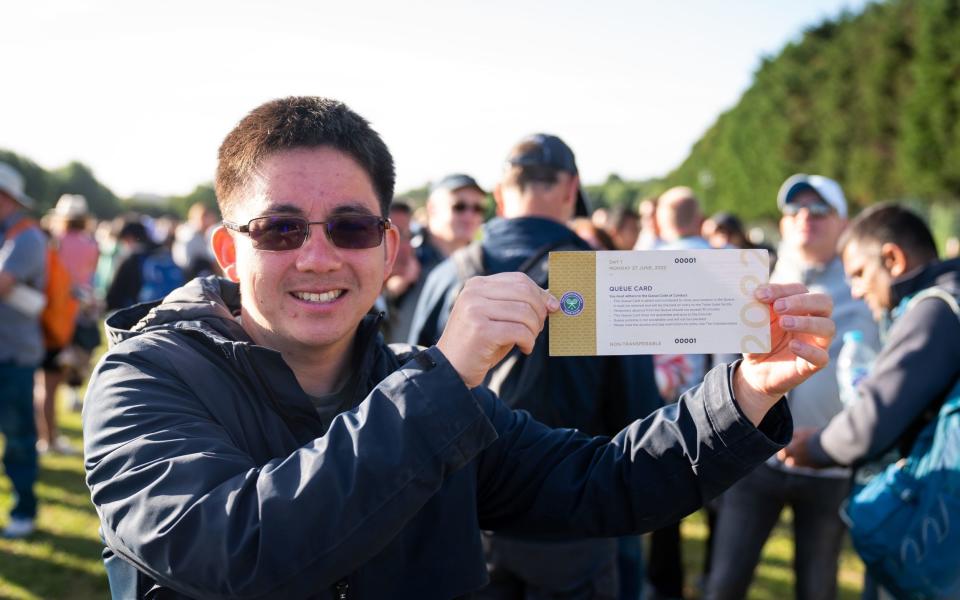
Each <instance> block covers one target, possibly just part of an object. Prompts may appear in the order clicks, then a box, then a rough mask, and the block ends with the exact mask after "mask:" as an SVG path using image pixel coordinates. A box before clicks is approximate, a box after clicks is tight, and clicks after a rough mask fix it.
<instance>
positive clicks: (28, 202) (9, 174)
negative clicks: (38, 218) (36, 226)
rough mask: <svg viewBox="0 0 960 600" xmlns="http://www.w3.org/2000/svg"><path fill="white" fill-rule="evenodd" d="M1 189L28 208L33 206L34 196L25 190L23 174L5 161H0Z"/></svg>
mask: <svg viewBox="0 0 960 600" xmlns="http://www.w3.org/2000/svg"><path fill="white" fill-rule="evenodd" d="M0 191H3V192H5V193H7V194H8V195H9V196H10V197H11V198H13V199H14V200H16V201H17V202H19V203H20V204H22V205H23V206H24V207H26V208H33V198H31V197H30V196H28V195H26V194H25V193H24V191H23V175H21V174H20V171H17V170H16V169H14V168H13V167H11V166H10V165H8V164H7V163H5V162H0Z"/></svg>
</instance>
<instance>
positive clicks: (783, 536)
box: [681, 509, 863, 600]
mask: <svg viewBox="0 0 960 600" xmlns="http://www.w3.org/2000/svg"><path fill="white" fill-rule="evenodd" d="M792 521H793V516H792V513H791V511H790V510H789V509H787V510H784V511H783V514H782V515H781V517H780V522H779V523H778V524H777V526H776V527H775V528H774V530H773V533H772V534H771V536H770V539H769V540H767V543H766V545H764V547H763V552H762V554H761V557H760V564H759V565H757V570H756V572H755V573H754V579H753V584H752V585H751V587H750V591H749V593H748V594H749V595H748V599H749V600H787V599H788V598H793V597H794V584H795V580H794V574H793V533H792V528H793V524H792ZM681 530H682V532H683V563H684V574H685V577H686V581H685V586H684V591H685V597H686V598H688V599H695V598H699V597H700V592H699V590H698V589H697V587H696V582H697V579H698V578H699V577H700V575H701V569H702V568H703V552H704V545H705V544H706V539H707V522H706V517H705V516H704V514H703V512H702V511H701V512H697V513H695V514H693V515H690V517H688V518H687V519H686V520H684V521H683V524H682V526H681ZM837 581H838V586H839V592H840V593H839V598H840V599H841V600H857V599H858V598H859V597H860V592H861V589H862V587H863V563H862V562H861V561H860V559H859V558H858V557H857V555H856V553H855V552H854V550H853V548H852V547H851V546H850V543H849V540H848V541H847V542H846V543H845V544H844V548H843V551H842V552H841V554H840V571H839V574H838V576H837Z"/></svg>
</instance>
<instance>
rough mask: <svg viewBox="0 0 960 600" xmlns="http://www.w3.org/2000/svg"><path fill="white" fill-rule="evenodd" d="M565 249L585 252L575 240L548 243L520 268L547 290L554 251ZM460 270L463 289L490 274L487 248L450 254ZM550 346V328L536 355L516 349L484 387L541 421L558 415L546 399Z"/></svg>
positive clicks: (491, 373)
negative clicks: (484, 251) (549, 267)
mask: <svg viewBox="0 0 960 600" xmlns="http://www.w3.org/2000/svg"><path fill="white" fill-rule="evenodd" d="M562 250H578V251H579V250H583V247H582V246H581V245H577V244H576V243H575V242H574V241H573V240H571V239H569V238H568V239H564V240H560V241H557V242H551V243H549V244H545V245H543V246H541V247H539V248H537V249H536V250H534V251H533V253H532V254H531V255H530V256H529V257H528V258H527V259H526V260H525V261H523V263H521V264H520V266H519V267H517V269H516V270H517V271H519V272H521V273H525V274H526V275H527V276H528V277H530V279H532V280H533V281H534V282H535V283H536V284H537V285H539V286H540V287H541V288H543V289H547V269H548V262H549V255H550V252H554V251H562ZM450 258H451V259H452V260H453V262H454V264H455V265H456V267H457V276H458V277H459V279H460V289H462V288H463V285H464V284H465V283H466V282H467V280H468V279H470V278H471V277H473V276H475V275H486V274H487V270H486V267H485V266H484V262H483V247H482V246H481V243H480V242H479V241H475V242H472V243H471V244H469V245H467V246H466V247H464V248H461V249H459V250H457V251H456V252H454V253H453V254H452V255H450ZM549 347H550V344H549V343H548V340H547V327H546V326H544V328H543V330H542V331H541V332H540V334H539V335H538V336H537V339H536V343H535V344H534V347H533V352H531V353H530V354H529V355H527V354H524V353H523V352H521V351H520V349H519V348H514V349H513V350H511V351H510V352H509V353H507V355H506V356H505V357H504V358H503V360H501V361H500V362H499V363H497V365H496V366H495V367H493V368H492V369H490V371H489V372H488V373H487V377H486V379H484V382H483V385H484V386H485V387H487V388H489V389H491V390H492V391H493V392H494V393H496V394H497V396H499V397H500V399H501V400H503V402H504V403H505V404H506V405H507V406H509V407H511V408H521V409H525V410H529V411H530V412H531V413H533V415H534V416H536V417H537V418H539V419H544V418H545V417H546V415H548V414H552V412H554V411H553V410H551V408H550V402H549V401H548V399H547V398H546V392H547V385H546V382H545V375H546V370H547V360H548V358H549Z"/></svg>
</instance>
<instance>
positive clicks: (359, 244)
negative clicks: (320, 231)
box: [326, 215, 384, 250]
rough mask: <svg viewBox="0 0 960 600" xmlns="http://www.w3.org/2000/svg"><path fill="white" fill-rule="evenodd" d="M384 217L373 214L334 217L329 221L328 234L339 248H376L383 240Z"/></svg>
mask: <svg viewBox="0 0 960 600" xmlns="http://www.w3.org/2000/svg"><path fill="white" fill-rule="evenodd" d="M383 225H384V223H383V219H381V218H380V217H375V216H373V215H349V216H346V215H345V216H340V217H334V218H332V219H330V220H329V221H328V222H327V225H326V227H327V235H329V236H330V241H331V242H333V245H334V246H336V247H338V248H346V249H350V250H360V249H363V248H375V247H377V246H379V245H380V242H382V241H383Z"/></svg>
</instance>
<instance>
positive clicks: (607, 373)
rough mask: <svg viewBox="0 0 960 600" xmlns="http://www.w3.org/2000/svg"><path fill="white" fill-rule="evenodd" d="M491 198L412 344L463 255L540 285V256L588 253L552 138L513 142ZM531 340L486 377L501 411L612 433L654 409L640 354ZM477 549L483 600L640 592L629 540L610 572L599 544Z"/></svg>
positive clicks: (439, 283)
mask: <svg viewBox="0 0 960 600" xmlns="http://www.w3.org/2000/svg"><path fill="white" fill-rule="evenodd" d="M493 195H494V198H495V200H496V205H497V214H498V217H497V218H495V219H493V220H491V221H490V222H489V223H487V224H486V225H484V227H483V240H482V242H474V243H473V244H472V245H471V246H467V247H466V248H463V249H460V250H457V251H456V252H455V253H454V254H453V255H452V257H451V258H449V259H447V260H446V261H445V262H443V263H440V265H438V266H437V267H436V269H434V271H433V272H431V273H430V276H429V277H427V280H426V283H425V284H424V291H423V294H422V296H421V299H420V302H419V303H418V305H417V310H416V312H415V313H414V318H413V328H412V329H411V338H410V341H411V342H412V343H416V344H420V345H423V346H429V345H431V344H434V343H436V342H437V341H438V340H439V339H440V334H441V333H442V332H443V326H444V324H445V323H446V322H447V319H448V318H449V316H450V313H451V310H452V308H453V305H454V302H455V301H456V299H457V296H458V293H459V290H460V288H461V287H462V285H463V283H464V279H465V278H466V277H467V276H468V275H473V274H474V273H472V272H470V273H467V272H466V271H465V270H464V267H463V266H462V265H463V263H464V261H465V260H467V258H466V257H467V256H469V255H470V253H475V255H479V257H480V261H479V263H480V264H479V265H478V267H479V268H480V269H481V272H480V273H479V274H480V275H484V274H493V273H504V272H511V271H518V270H524V271H526V272H527V273H530V274H532V276H533V277H534V278H538V277H539V278H540V284H541V285H544V286H545V285H546V283H547V282H546V277H545V275H546V273H545V271H546V269H545V267H546V264H547V259H548V252H549V251H550V250H574V251H575V250H590V246H588V245H587V243H586V242H584V241H583V240H582V239H580V237H578V236H577V234H576V233H575V232H574V231H573V230H571V229H570V228H569V227H567V222H568V221H570V220H571V219H572V218H573V217H574V216H585V215H586V214H587V205H586V199H585V197H584V195H583V191H582V190H581V188H580V177H579V174H578V169H577V163H576V160H575V157H574V154H573V151H572V150H571V149H570V147H569V146H567V144H566V143H564V141H563V140H561V139H560V138H559V137H557V136H554V135H548V134H535V135H531V136H528V137H525V138H524V139H522V140H520V141H519V142H518V143H517V144H515V145H514V146H513V148H512V149H511V150H510V152H509V153H508V156H507V160H506V163H505V165H504V169H503V174H502V177H501V180H500V182H499V183H498V184H497V185H496V187H495V188H494V190H493ZM631 247H632V245H631ZM541 269H542V270H543V273H541V272H540V270H541ZM540 338H541V339H540V340H538V342H537V343H538V344H540V348H539V349H538V350H537V352H538V353H539V354H540V355H541V356H537V355H533V356H531V357H529V358H524V357H520V356H515V357H508V358H507V359H506V361H505V364H504V365H503V366H498V367H497V369H496V370H494V373H493V374H492V375H491V377H489V378H488V379H490V384H491V388H492V389H494V390H495V391H496V392H497V395H498V396H499V397H500V399H501V400H502V401H503V402H504V403H505V404H506V405H507V406H509V407H511V408H513V409H523V410H525V411H527V412H529V413H530V414H531V416H533V418H534V419H536V420H538V421H539V422H541V423H543V424H545V425H549V426H550V427H567V428H571V429H577V430H579V431H581V432H583V433H586V434H587V435H607V436H613V435H615V434H616V433H617V432H618V431H620V430H621V429H623V428H624V427H626V426H628V425H629V424H630V423H632V422H633V421H635V420H637V419H641V418H643V417H645V416H647V415H648V414H650V413H652V412H653V411H655V410H656V409H658V408H660V407H661V406H662V405H663V402H662V401H661V399H660V395H659V393H658V391H657V385H656V380H655V378H654V374H653V361H652V359H651V357H650V356H639V355H635V356H563V357H548V356H547V350H546V349H547V347H548V345H549V341H548V340H547V338H546V332H544V333H543V334H542V335H541V336H540ZM498 373H502V374H499V375H498ZM506 373H509V375H504V374H506ZM508 378H512V379H510V380H509V381H508ZM524 379H525V380H526V382H524V381H521V380H524ZM501 382H503V383H501ZM484 543H485V547H486V554H487V559H486V562H487V569H488V570H489V572H490V579H491V584H490V586H488V588H487V589H486V590H485V591H484V593H483V594H482V596H483V598H485V599H490V600H497V599H501V598H513V597H516V596H524V595H531V594H533V593H536V594H538V596H537V597H538V598H550V597H553V596H554V595H560V596H561V597H564V598H569V597H571V596H573V597H575V595H576V594H577V593H578V591H580V592H581V593H591V594H593V595H594V597H602V598H615V597H616V596H617V589H618V579H619V583H620V584H623V585H624V586H625V588H624V589H625V593H628V594H629V595H632V596H637V595H639V593H640V590H639V588H640V584H641V582H640V576H639V575H640V574H639V569H640V565H639V562H640V561H639V553H640V546H639V540H637V539H636V538H634V539H632V540H631V539H625V540H624V541H623V545H624V546H625V550H624V552H623V554H624V555H625V558H624V560H623V561H622V564H621V565H620V567H621V568H619V569H618V546H617V540H614V539H609V538H599V539H585V540H575V541H568V540H563V541H543V540H529V539H519V538H517V537H514V536H508V535H489V536H485V537H484ZM626 556H629V558H626ZM518 590H519V592H518ZM628 590H629V591H628Z"/></svg>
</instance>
